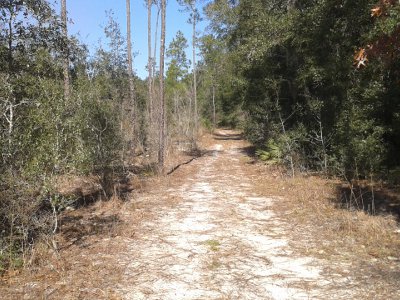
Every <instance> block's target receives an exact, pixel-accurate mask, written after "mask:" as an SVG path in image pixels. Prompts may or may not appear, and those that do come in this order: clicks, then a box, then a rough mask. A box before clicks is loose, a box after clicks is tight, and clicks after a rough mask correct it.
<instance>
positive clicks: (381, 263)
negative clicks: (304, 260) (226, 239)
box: [256, 165, 400, 299]
mask: <svg viewBox="0 0 400 300" xmlns="http://www.w3.org/2000/svg"><path fill="white" fill-rule="evenodd" d="M258 169H259V171H260V174H261V176H259V177H258V179H257V180H256V186H257V189H258V190H259V192H260V193H262V194H264V195H268V196H275V197H279V200H278V201H276V202H275V204H274V205H273V210H274V211H275V212H276V213H277V215H278V216H279V218H281V219H283V220H284V221H285V222H286V224H287V225H288V227H289V230H288V234H289V235H290V236H291V238H290V239H291V240H292V241H293V242H292V243H291V247H293V249H295V250H296V251H297V253H298V254H300V255H307V256H310V255H311V256H314V257H317V258H320V259H324V260H328V261H329V262H330V265H331V267H330V268H326V270H325V271H326V272H328V273H329V274H331V275H332V274H342V276H345V277H347V276H350V277H351V278H352V279H353V280H354V281H355V282H356V283H355V286H356V288H355V290H356V291H357V295H358V296H363V297H365V296H367V297H366V299H376V298H374V297H376V296H379V297H384V298H380V299H398V298H396V297H397V296H398V290H399V288H400V284H399V280H400V230H399V224H398V223H397V220H396V219H397V218H396V216H393V215H391V214H381V215H370V214H368V213H366V212H365V211H363V210H357V209H354V207H353V208H352V209H350V210H349V209H346V208H345V207H343V206H340V205H338V202H340V199H338V193H337V189H338V187H340V186H342V185H343V182H341V181H339V180H328V179H323V178H319V177H315V176H297V177H296V178H287V177H284V176H283V175H282V174H280V172H279V169H273V168H271V167H266V166H260V165H258ZM371 286H374V289H373V290H371ZM395 295H397V296H395ZM385 297H386V298H385Z"/></svg>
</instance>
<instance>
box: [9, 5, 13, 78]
mask: <svg viewBox="0 0 400 300" xmlns="http://www.w3.org/2000/svg"><path fill="white" fill-rule="evenodd" d="M9 11H10V18H9V20H8V74H11V72H12V71H13V55H12V44H13V26H12V25H13V19H14V11H13V8H12V6H11V4H10V6H9Z"/></svg>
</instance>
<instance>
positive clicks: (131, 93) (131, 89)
mask: <svg viewBox="0 0 400 300" xmlns="http://www.w3.org/2000/svg"><path fill="white" fill-rule="evenodd" d="M126 20H127V22H126V25H127V30H126V33H127V48H128V49H127V51H128V77H129V104H130V105H131V106H132V134H133V137H132V139H133V141H134V142H136V134H135V133H136V109H135V87H134V83H133V67H132V41H131V1H130V0H126ZM133 148H135V144H134V145H133ZM133 150H135V149H133Z"/></svg>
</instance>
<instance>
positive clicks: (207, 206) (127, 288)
mask: <svg viewBox="0 0 400 300" xmlns="http://www.w3.org/2000/svg"><path fill="white" fill-rule="evenodd" d="M245 147H246V144H245V143H244V142H243V141H241V140H239V136H238V135H237V133H235V132H232V131H226V130H225V131H220V132H219V133H217V139H216V141H215V142H214V144H212V143H210V145H209V149H208V150H209V152H208V153H207V155H206V156H204V157H202V158H201V159H198V160H196V161H195V162H193V163H192V164H191V166H190V168H193V169H194V170H195V172H192V174H191V176H188V177H186V180H185V181H184V183H183V184H181V185H179V186H176V187H175V186H174V187H171V188H169V189H167V190H166V191H165V193H164V195H163V197H165V196H166V195H168V197H169V198H175V199H178V203H179V204H178V205H176V206H175V207H173V208H170V209H166V210H160V211H158V212H157V213H156V214H155V215H154V216H153V218H152V219H151V220H147V221H145V222H143V224H142V227H141V230H140V231H139V233H138V234H137V236H136V239H135V240H134V241H132V243H130V244H129V246H128V250H127V252H126V253H124V255H122V256H121V257H120V258H119V259H118V261H119V264H124V265H126V269H125V273H124V279H123V281H122V283H121V284H119V286H118V288H117V290H118V293H119V294H120V295H122V296H123V298H125V299H149V300H150V299H154V300H156V299H163V300H169V299H171V300H172V299H279V300H281V299H312V298H319V299H320V298H321V297H323V298H326V297H328V298H331V299H332V298H335V299H338V298H339V297H340V296H343V298H348V297H349V296H350V295H349V292H346V291H345V290H344V291H336V292H335V293H332V291H330V290H329V285H330V282H331V279H330V278H324V276H323V275H322V268H321V265H322V264H323V263H322V262H320V261H317V260H316V259H315V258H310V257H301V256H297V255H296V254H295V253H294V251H293V250H292V249H291V248H290V247H289V240H288V237H287V236H286V230H287V228H286V225H285V223H284V222H283V221H281V220H280V218H279V216H278V215H276V214H275V213H274V212H273V211H272V210H271V209H270V207H271V205H272V204H273V203H274V202H276V201H279V199H278V198H267V197H263V196H260V195H258V194H257V193H255V192H254V191H253V190H254V189H253V183H252V176H256V175H255V174H251V173H249V170H248V169H247V170H244V164H245V161H246V156H245V154H244V153H243V151H244V149H245ZM179 175H180V174H178V173H177V174H175V176H179ZM336 280H337V279H336ZM343 281H346V279H345V278H343Z"/></svg>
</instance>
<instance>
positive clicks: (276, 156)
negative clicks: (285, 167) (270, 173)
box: [256, 139, 283, 164]
mask: <svg viewBox="0 0 400 300" xmlns="http://www.w3.org/2000/svg"><path fill="white" fill-rule="evenodd" d="M256 155H257V156H258V157H259V158H260V159H261V160H262V161H265V162H267V163H268V164H280V163H281V162H282V157H283V155H282V149H281V148H280V146H279V145H278V144H277V143H276V142H275V141H274V140H273V139H270V140H268V142H267V143H266V144H265V149H263V150H262V149H259V150H257V151H256Z"/></svg>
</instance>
